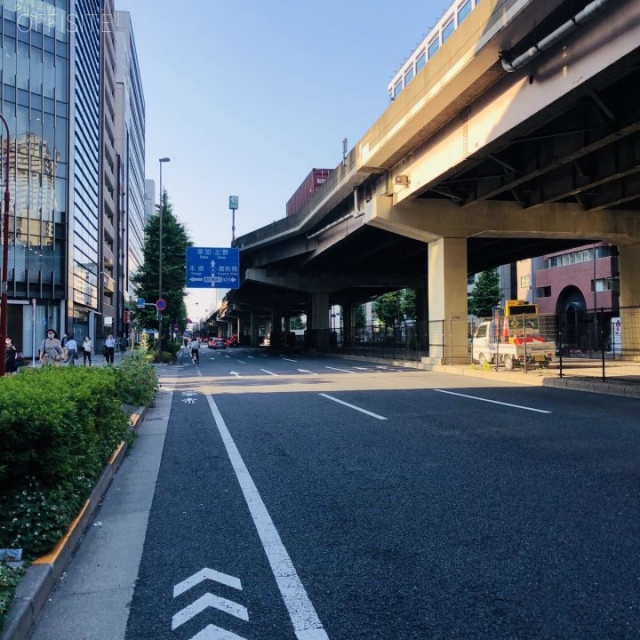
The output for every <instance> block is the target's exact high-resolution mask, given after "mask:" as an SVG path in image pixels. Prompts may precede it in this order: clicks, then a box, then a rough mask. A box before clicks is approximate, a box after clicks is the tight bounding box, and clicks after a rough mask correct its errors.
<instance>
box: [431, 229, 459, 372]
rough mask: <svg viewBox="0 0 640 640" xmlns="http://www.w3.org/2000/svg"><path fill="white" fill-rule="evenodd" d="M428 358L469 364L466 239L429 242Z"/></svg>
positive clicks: (436, 360) (443, 239)
mask: <svg viewBox="0 0 640 640" xmlns="http://www.w3.org/2000/svg"><path fill="white" fill-rule="evenodd" d="M428 283H429V284H428V289H429V291H428V296H429V303H428V304H429V360H430V361H431V362H432V363H433V364H466V363H468V362H469V355H468V350H467V240H466V238H440V239H439V240H435V241H434V242H430V243H429V273H428Z"/></svg>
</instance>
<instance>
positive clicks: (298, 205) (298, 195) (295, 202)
mask: <svg viewBox="0 0 640 640" xmlns="http://www.w3.org/2000/svg"><path fill="white" fill-rule="evenodd" d="M332 171H333V169H311V173H310V174H309V175H308V176H307V177H306V178H305V179H304V180H303V181H302V184H301V185H300V186H299V187H298V188H297V189H296V192H295V193H294V194H293V195H292V196H291V198H289V201H288V202H287V216H293V215H295V214H296V213H300V212H301V211H302V210H303V209H304V207H305V205H306V204H307V203H308V202H309V201H310V200H311V198H313V195H314V194H315V192H316V191H317V190H318V189H319V188H320V187H321V186H322V185H323V184H324V183H325V182H326V181H327V178H328V177H329V175H330V174H331V172H332Z"/></svg>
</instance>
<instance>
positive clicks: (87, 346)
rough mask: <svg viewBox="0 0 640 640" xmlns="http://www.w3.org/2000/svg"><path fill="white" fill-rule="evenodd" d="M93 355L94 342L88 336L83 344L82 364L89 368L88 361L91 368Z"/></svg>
mask: <svg viewBox="0 0 640 640" xmlns="http://www.w3.org/2000/svg"><path fill="white" fill-rule="evenodd" d="M92 353H93V342H92V341H91V338H90V337H89V336H86V337H85V339H84V342H83V343H82V357H83V361H82V364H84V365H85V367H86V366H87V360H88V361H89V366H91V354H92Z"/></svg>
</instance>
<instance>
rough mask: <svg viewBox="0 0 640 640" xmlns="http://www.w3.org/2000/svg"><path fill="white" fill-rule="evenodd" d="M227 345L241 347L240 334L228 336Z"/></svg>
mask: <svg viewBox="0 0 640 640" xmlns="http://www.w3.org/2000/svg"><path fill="white" fill-rule="evenodd" d="M226 343H227V347H239V346H240V343H239V342H238V336H231V337H230V338H227V341H226Z"/></svg>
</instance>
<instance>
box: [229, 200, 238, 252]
mask: <svg viewBox="0 0 640 640" xmlns="http://www.w3.org/2000/svg"><path fill="white" fill-rule="evenodd" d="M238 200H239V198H238V196H229V209H231V246H232V247H233V245H234V243H235V241H236V211H237V210H238Z"/></svg>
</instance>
